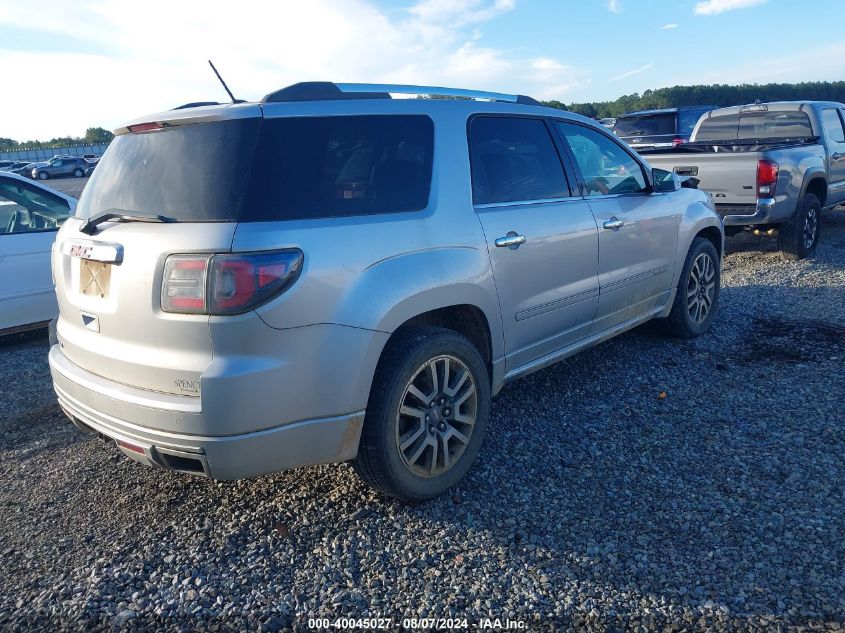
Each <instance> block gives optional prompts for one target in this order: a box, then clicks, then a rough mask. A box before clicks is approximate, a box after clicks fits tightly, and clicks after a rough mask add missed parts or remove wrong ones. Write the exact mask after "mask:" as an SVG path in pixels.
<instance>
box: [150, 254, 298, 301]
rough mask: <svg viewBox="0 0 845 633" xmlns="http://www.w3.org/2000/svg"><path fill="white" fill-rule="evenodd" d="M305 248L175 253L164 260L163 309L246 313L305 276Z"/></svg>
mask: <svg viewBox="0 0 845 633" xmlns="http://www.w3.org/2000/svg"><path fill="white" fill-rule="evenodd" d="M302 259H303V256H302V251H300V250H297V249H292V250H284V251H273V252H266V253H239V254H224V255H171V256H170V257H168V258H167V261H166V262H165V264H164V279H163V281H162V285H161V309H162V310H164V311H165V312H180V313H183V314H215V315H226V314H240V313H243V312H248V311H249V310H252V309H254V308H256V307H258V306H259V305H261V304H262V303H266V302H267V301H269V300H270V299H272V298H274V297H277V296H278V295H280V294H281V293H282V292H284V291H285V290H287V289H288V288H289V287H290V286H291V284H293V282H295V281H296V279H297V277H299V272H300V270H301V269H302Z"/></svg>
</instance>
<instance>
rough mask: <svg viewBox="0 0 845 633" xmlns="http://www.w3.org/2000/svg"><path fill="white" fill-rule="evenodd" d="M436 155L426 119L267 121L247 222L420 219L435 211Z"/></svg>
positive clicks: (246, 209) (249, 192)
mask: <svg viewBox="0 0 845 633" xmlns="http://www.w3.org/2000/svg"><path fill="white" fill-rule="evenodd" d="M433 151H434V124H433V123H432V121H431V119H430V118H428V117H426V116H416V115H368V116H329V117H287V118H279V119H265V120H264V122H263V125H262V129H261V134H260V139H259V142H258V148H257V151H256V154H255V161H254V163H253V168H252V177H251V178H250V183H249V187H248V189H247V195H246V200H245V203H244V210H243V214H242V219H243V220H244V221H247V222H250V221H253V222H261V221H272V220H293V219H307V218H327V217H338V216H353V215H366V214H373V213H400V212H405V211H419V210H421V209H423V208H425V206H426V205H427V204H428V196H429V189H430V187H431V165H432V155H433Z"/></svg>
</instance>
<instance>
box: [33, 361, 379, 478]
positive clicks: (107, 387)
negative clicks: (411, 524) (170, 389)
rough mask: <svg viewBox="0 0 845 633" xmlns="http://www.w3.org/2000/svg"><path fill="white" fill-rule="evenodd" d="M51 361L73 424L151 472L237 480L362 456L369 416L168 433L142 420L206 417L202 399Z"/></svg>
mask: <svg viewBox="0 0 845 633" xmlns="http://www.w3.org/2000/svg"><path fill="white" fill-rule="evenodd" d="M49 360H50V371H51V372H52V375H53V386H54V388H55V391H56V395H57V396H58V400H59V405H60V406H61V408H62V409H63V410H64V412H65V413H66V414H67V415H68V416H69V417H70V418H71V420H72V421H73V422H74V424H76V425H77V426H78V427H80V428H82V429H84V430H90V431H94V432H96V433H98V434H99V435H100V436H101V437H103V438H104V439H108V440H113V441H115V442H116V444H117V446H118V447H119V448H120V449H121V450H122V451H123V452H124V453H125V454H126V455H127V456H129V457H131V458H132V459H134V460H136V461H138V462H141V463H143V464H146V465H148V466H159V467H163V468H168V469H170V470H177V471H181V472H189V473H193V474H199V475H205V476H208V477H212V478H214V479H223V480H231V479H243V478H246V477H253V476H257V475H263V474H268V473H273V472H278V471H281V470H286V469H289V468H296V467H298V466H307V465H312V464H323V463H331V462H342V461H346V460H349V459H352V458H353V457H355V455H356V454H357V452H358V441H359V439H360V435H361V427H362V425H363V421H364V412H363V411H359V412H356V413H351V414H348V415H342V416H336V417H328V418H320V419H313V420H303V421H299V422H293V423H290V424H285V425H282V426H278V427H274V428H269V429H264V430H261V431H256V432H254V433H243V434H238V435H224V436H205V435H193V434H187V433H176V432H170V431H162V430H158V429H154V428H150V427H148V426H145V425H144V424H143V422H139V421H143V420H149V419H151V418H155V417H159V416H160V417H172V416H174V415H175V416H179V417H191V416H196V415H200V410H199V406H200V405H199V398H191V397H187V396H172V395H167V394H156V393H154V392H145V391H143V390H137V389H133V388H131V387H126V386H124V385H120V384H118V383H111V384H106V383H108V382H109V381H105V379H103V378H101V377H99V376H95V375H94V374H91V373H90V372H87V371H86V370H84V369H82V368H80V367H78V366H76V365H74V364H73V363H71V362H70V361H69V360H68V359H67V358H66V357H65V356H64V354H62V351H61V348H60V346H58V345H54V346H52V347H51V349H50V355H49Z"/></svg>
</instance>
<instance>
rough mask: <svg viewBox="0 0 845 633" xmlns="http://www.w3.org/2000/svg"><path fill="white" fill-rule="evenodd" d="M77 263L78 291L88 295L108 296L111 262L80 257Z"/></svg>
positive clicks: (103, 297) (102, 297)
mask: <svg viewBox="0 0 845 633" xmlns="http://www.w3.org/2000/svg"><path fill="white" fill-rule="evenodd" d="M79 263H80V269H79V292H81V293H82V294H84V295H86V296H88V297H100V298H101V299H106V298H108V296H109V280H110V279H111V264H105V263H103V262H95V261H92V260H90V259H80V260H79Z"/></svg>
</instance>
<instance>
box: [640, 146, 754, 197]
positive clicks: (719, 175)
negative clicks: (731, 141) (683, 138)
mask: <svg viewBox="0 0 845 633" xmlns="http://www.w3.org/2000/svg"><path fill="white" fill-rule="evenodd" d="M643 158H645V159H646V161H648V163H649V165H651V166H652V167H657V168H658V169H665V170H666V171H674V172H675V173H676V174H678V175H679V176H693V177H695V178H698V180H699V181H701V182H700V184H699V185H698V188H699V189H701V190H703V191H707V192H709V193H711V194H712V195H713V201H714V202H715V203H716V204H717V205H746V204H747V205H753V204H756V202H757V191H756V186H757V159H758V154H757V152H707V153H704V152H700V153H699V152H689V153H686V152H684V153H681V152H678V153H675V152H666V153H653V154H644V155H643Z"/></svg>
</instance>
